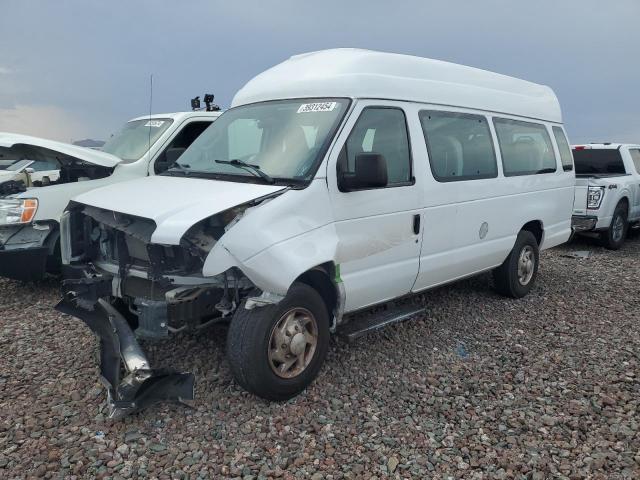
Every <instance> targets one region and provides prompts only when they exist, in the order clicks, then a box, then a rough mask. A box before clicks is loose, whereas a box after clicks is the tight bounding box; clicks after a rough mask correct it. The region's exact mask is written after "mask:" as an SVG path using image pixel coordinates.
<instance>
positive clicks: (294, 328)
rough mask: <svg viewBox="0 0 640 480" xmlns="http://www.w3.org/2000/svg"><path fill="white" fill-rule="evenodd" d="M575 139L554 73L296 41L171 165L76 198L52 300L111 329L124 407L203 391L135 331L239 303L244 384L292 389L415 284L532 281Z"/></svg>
mask: <svg viewBox="0 0 640 480" xmlns="http://www.w3.org/2000/svg"><path fill="white" fill-rule="evenodd" d="M568 145H569V144H568V142H567V140H566V138H565V133H564V130H563V127H562V118H561V114H560V106H559V104H558V101H557V99H556V97H555V95H554V94H553V92H552V91H551V90H550V89H549V88H547V87H544V86H540V85H535V84H532V83H529V82H525V81H522V80H517V79H514V78H509V77H505V76H503V75H498V74H495V73H490V72H486V71H482V70H477V69H474V68H469V67H464V66H460V65H454V64H450V63H446V62H441V61H435V60H429V59H424V58H417V57H411V56H405V55H396V54H388V53H380V52H372V51H365V50H353V49H338V50H328V51H320V52H315V53H309V54H305V55H299V56H295V57H292V58H291V59H289V60H287V61H285V62H283V63H281V64H279V65H277V66H275V67H273V68H271V69H269V70H267V71H265V72H264V73H262V74H260V75H258V76H257V77H255V78H254V79H253V80H251V81H250V82H249V83H247V84H246V85H245V86H244V88H242V89H241V90H240V91H239V92H238V93H237V95H236V96H235V98H234V100H233V108H231V109H230V110H228V111H227V112H225V113H224V114H223V115H222V116H221V117H220V118H219V119H218V120H217V121H216V122H215V123H214V124H213V125H212V126H211V127H210V128H209V129H208V130H207V131H206V132H205V133H203V134H202V135H201V136H200V137H199V138H198V139H197V140H196V141H195V142H194V143H193V144H192V145H191V146H190V147H189V148H188V149H187V151H186V152H185V153H184V154H183V155H182V157H180V159H179V161H178V165H177V166H176V167H175V168H172V169H169V170H168V171H167V172H165V173H164V174H162V175H158V176H155V177H150V178H146V179H141V180H137V181H133V182H127V183H121V184H118V185H113V186H109V187H106V188H102V189H98V190H94V191H92V192H89V193H87V194H84V195H81V196H79V197H77V198H76V199H75V200H74V202H72V203H71V204H70V206H69V208H68V211H67V212H66V213H65V215H64V217H63V221H62V230H63V245H62V254H63V260H64V261H65V262H66V264H67V267H66V278H67V279H66V280H65V282H64V287H63V288H64V290H65V292H66V294H65V297H64V299H63V301H62V302H61V303H60V304H59V306H58V309H59V310H60V311H63V312H66V313H68V314H71V315H73V316H76V317H77V318H80V319H82V320H83V321H85V322H86V323H87V324H88V325H89V326H90V327H91V328H92V329H93V330H94V331H95V332H96V333H97V334H98V335H99V336H100V337H101V345H102V348H103V355H102V375H103V377H104V378H105V379H106V380H107V382H108V383H109V385H110V388H109V399H110V405H111V408H112V416H113V417H117V416H121V415H125V414H126V413H129V412H131V411H134V410H136V409H138V408H141V407H142V406H144V404H146V403H148V402H151V401H154V400H157V399H169V398H172V399H187V398H192V396H193V385H194V379H193V376H192V375H190V374H185V373H179V374H174V375H168V374H167V372H166V371H163V372H162V373H159V374H158V373H157V372H154V371H153V370H152V369H151V368H150V366H149V363H148V361H147V359H146V357H145V355H144V353H143V351H142V349H141V348H140V347H139V345H138V344H137V342H136V337H137V338H164V337H167V336H170V335H172V334H173V333H175V332H178V331H183V330H197V329H200V328H203V327H204V326H206V325H209V324H211V323H214V322H220V321H228V320H230V327H229V331H228V340H227V348H228V358H229V362H230V365H231V370H232V372H233V374H234V376H235V378H236V379H237V381H238V383H239V384H240V385H241V386H243V387H244V388H246V389H247V390H249V391H250V392H253V393H255V394H256V395H259V396H261V397H264V398H267V399H272V400H283V399H287V398H290V397H292V396H294V395H296V394H297V393H299V392H300V391H302V390H303V389H304V388H305V387H306V386H307V385H309V384H310V383H311V382H312V381H313V379H314V378H315V377H316V375H317V374H318V371H319V370H320V367H321V365H322V363H323V361H324V358H325V354H326V352H327V348H328V342H329V335H330V333H331V332H341V333H342V334H344V335H346V336H347V337H348V338H356V337H358V336H359V335H360V334H362V333H363V332H366V331H368V330H370V329H373V328H378V327H379V326H381V325H386V324H389V323H391V322H394V321H398V320H401V319H406V318H408V317H410V316H412V315H414V314H416V313H418V312H420V311H421V310H422V307H421V306H420V304H419V302H416V301H415V298H416V297H415V296H412V295H411V294H415V293H417V292H423V291H425V290H427V289H429V288H432V287H435V286H438V285H442V284H445V283H448V282H453V281H455V280H458V279H461V278H464V277H468V276H470V275H474V274H476V273H479V272H484V271H488V270H493V271H494V278H495V283H496V287H497V289H498V291H500V292H501V293H503V294H505V295H508V296H511V297H516V298H517V297H522V296H523V295H526V294H527V293H528V292H529V291H530V290H531V288H532V286H533V285H534V282H535V280H536V273H537V270H538V259H539V251H540V250H541V249H546V248H550V247H554V246H556V245H559V244H561V243H563V242H566V241H567V240H568V238H569V236H570V234H571V213H572V202H573V188H574V184H575V177H574V174H573V171H572V168H573V165H572V162H571V152H570V150H569V147H568ZM374 307H375V308H374ZM358 312H370V314H369V315H359V314H357V313H358ZM121 361H123V362H124V367H125V370H124V371H125V372H126V376H125V377H124V378H120V365H121V363H120V362H121ZM141 391H143V392H144V395H142V394H140V393H139V392H141Z"/></svg>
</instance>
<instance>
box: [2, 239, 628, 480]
mask: <svg viewBox="0 0 640 480" xmlns="http://www.w3.org/2000/svg"><path fill="white" fill-rule="evenodd" d="M585 249H586V250H591V252H592V255H591V257H590V258H587V259H574V258H568V257H566V256H564V255H565V254H567V253H569V252H571V251H574V250H585ZM639 259H640V238H639V237H638V236H635V237H634V238H632V239H630V241H629V242H628V243H627V244H626V245H625V246H624V247H623V249H622V250H621V251H619V252H609V251H607V250H604V249H603V248H601V247H599V246H597V244H595V243H594V242H592V241H588V240H579V241H577V242H574V243H572V244H570V245H567V246H563V247H561V248H558V249H555V250H553V251H548V252H545V253H544V254H543V255H542V265H541V270H540V275H539V277H538V285H537V287H536V288H535V290H534V292H533V293H532V294H531V295H529V296H528V297H526V298H525V299H522V300H519V301H514V300H509V299H504V298H501V297H499V296H498V295H496V294H495V293H494V292H493V291H492V289H491V277H490V275H482V276H480V277H477V278H473V279H470V280H467V281H463V282H460V283H457V284H455V285H452V286H448V287H444V288H441V289H438V290H436V291H433V292H430V293H428V294H426V295H425V299H426V302H427V304H428V311H427V314H426V315H425V316H424V318H419V319H414V320H412V321H410V322H406V323H403V324H400V325H396V326H393V327H391V328H388V329H386V330H384V331H383V332H380V333H376V334H373V335H369V336H368V337H365V338H364V339H363V340H361V341H359V342H358V343H356V344H354V345H347V344H345V343H344V342H341V341H339V340H333V341H332V344H331V348H330V351H329V356H328V359H327V362H326V364H325V367H324V368H323V370H322V373H321V375H320V377H319V378H318V380H317V381H316V383H314V385H313V386H312V387H311V388H309V389H308V390H307V391H306V392H304V393H303V394H302V395H300V396H299V397H297V398H295V399H293V400H291V401H289V402H287V403H282V404H277V403H268V402H265V401H262V400H260V399H258V398H256V397H253V396H251V395H249V394H247V393H245V392H244V391H242V390H241V389H240V388H239V387H238V386H236V385H235V383H234V382H233V380H232V378H231V375H230V372H229V368H228V365H227V363H226V361H225V358H224V346H225V336H224V335H225V333H226V329H225V328H223V327H216V328H214V329H212V330H209V331H207V332H206V333H205V334H204V335H200V336H199V337H197V336H189V335H182V336H179V337H178V338H177V340H176V341H174V342H167V343H163V344H160V345H155V346H153V347H151V358H152V359H153V360H154V361H155V362H156V365H157V364H160V363H161V364H166V365H170V364H174V365H176V366H178V367H179V368H182V369H185V370H192V371H195V372H196V374H197V379H198V381H197V387H196V396H197V400H196V402H195V408H194V409H189V408H187V407H185V406H180V405H171V404H161V405H157V406H154V407H152V408H150V409H148V410H146V411H144V412H142V413H140V414H137V415H135V416H132V417H129V418H127V419H125V420H124V421H121V422H117V423H111V422H107V421H105V420H104V417H103V414H102V413H101V411H102V409H103V408H104V390H103V388H102V387H101V385H100V384H99V382H98V369H97V365H96V361H95V357H94V353H95V345H96V342H95V340H94V338H93V336H92V334H91V333H90V332H89V330H88V328H86V327H85V326H84V325H83V324H81V323H80V322H79V321H77V320H74V319H73V318H70V317H67V316H64V315H60V314H57V313H56V312H54V311H53V310H52V306H53V305H54V304H55V303H56V301H57V299H58V284H57V282H55V281H49V282H45V283H41V284H29V285H22V284H19V283H17V282H11V281H6V280H0V478H24V477H32V476H33V477H47V478H61V477H65V478H74V477H77V478H85V477H99V478H101V477H111V478H145V477H148V478H153V477H158V478H227V477H238V478H269V477H281V478H314V479H320V478H374V477H378V478H386V477H393V478H408V477H413V478H527V479H530V478H531V479H542V478H603V479H604V478H607V479H612V478H626V477H629V478H638V477H640V434H639V425H638V424H639V422H640V414H639V404H640V382H639V376H640V371H639V370H638V366H639V363H640V323H639V321H638V318H639V317H640V262H639Z"/></svg>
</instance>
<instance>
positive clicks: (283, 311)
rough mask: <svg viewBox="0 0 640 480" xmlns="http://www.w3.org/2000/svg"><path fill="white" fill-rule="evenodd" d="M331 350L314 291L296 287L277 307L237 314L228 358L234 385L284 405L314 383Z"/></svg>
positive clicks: (322, 309)
mask: <svg viewBox="0 0 640 480" xmlns="http://www.w3.org/2000/svg"><path fill="white" fill-rule="evenodd" d="M328 347H329V316H328V313H327V308H326V307H325V305H324V302H323V300H322V297H321V296H320V295H319V294H318V292H317V291H316V290H314V289H313V288H311V287H310V286H308V285H305V284H302V283H295V284H293V285H292V286H291V288H290V289H289V292H288V293H287V296H286V297H285V298H284V299H283V300H281V301H280V302H279V303H278V304H276V305H267V306H263V307H255V308H253V309H252V310H247V309H246V308H244V303H243V304H242V305H240V307H239V308H238V309H237V310H236V313H235V314H234V316H233V319H232V320H231V325H230V326H229V332H228V334H227V357H228V359H229V364H230V366H231V372H232V374H233V376H234V378H235V379H236V381H237V382H238V383H239V384H240V385H241V386H242V387H243V388H245V389H246V390H248V391H249V392H251V393H254V394H256V395H258V396H259V397H262V398H265V399H267V400H287V399H289V398H292V397H294V396H295V395H297V394H298V393H300V392H301V391H302V390H304V389H305V388H306V387H307V386H309V385H310V384H311V382H313V380H314V379H315V378H316V376H317V375H318V372H319V371H320V368H321V367H322V363H323V362H324V359H325V357H326V354H327V349H328Z"/></svg>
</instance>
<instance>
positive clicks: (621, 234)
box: [600, 202, 629, 250]
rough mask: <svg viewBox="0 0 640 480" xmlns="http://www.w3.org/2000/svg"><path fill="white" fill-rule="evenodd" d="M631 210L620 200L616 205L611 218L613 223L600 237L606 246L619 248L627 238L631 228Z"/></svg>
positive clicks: (612, 248)
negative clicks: (629, 218)
mask: <svg viewBox="0 0 640 480" xmlns="http://www.w3.org/2000/svg"><path fill="white" fill-rule="evenodd" d="M628 216H629V212H628V209H627V206H626V205H625V204H624V203H623V202H620V203H618V205H616V209H615V210H614V211H613V217H612V218H611V225H609V228H608V229H607V230H606V231H605V232H602V234H601V235H600V238H601V240H602V244H603V245H604V247H605V248H607V249H609V250H618V249H620V247H622V245H623V244H624V241H625V239H626V238H627V231H628V229H629V221H628Z"/></svg>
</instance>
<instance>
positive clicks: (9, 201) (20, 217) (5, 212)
mask: <svg viewBox="0 0 640 480" xmlns="http://www.w3.org/2000/svg"><path fill="white" fill-rule="evenodd" d="M37 210H38V200H37V199H35V198H3V199H0V225H23V224H27V223H31V221H32V220H33V217H35V216H36V211H37Z"/></svg>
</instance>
